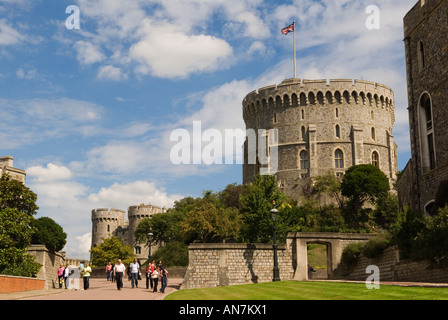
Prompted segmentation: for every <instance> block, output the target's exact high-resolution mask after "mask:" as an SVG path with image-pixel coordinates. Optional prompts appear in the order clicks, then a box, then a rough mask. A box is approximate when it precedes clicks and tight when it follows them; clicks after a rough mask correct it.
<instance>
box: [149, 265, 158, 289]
mask: <svg viewBox="0 0 448 320" xmlns="http://www.w3.org/2000/svg"><path fill="white" fill-rule="evenodd" d="M151 279H152V282H153V286H154V287H153V290H152V292H157V284H158V283H159V270H158V268H157V267H156V268H154V271H153V272H152V274H151Z"/></svg>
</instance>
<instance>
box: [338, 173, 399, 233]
mask: <svg viewBox="0 0 448 320" xmlns="http://www.w3.org/2000/svg"><path fill="white" fill-rule="evenodd" d="M389 190H390V185H389V179H388V178H387V176H386V175H385V174H384V173H383V172H382V171H381V170H380V169H379V168H377V167H375V166H373V165H370V164H360V165H356V166H353V167H350V168H348V169H347V171H346V172H345V175H344V178H343V179H342V183H341V193H342V195H343V196H345V197H347V198H348V199H349V207H348V208H346V209H347V210H345V216H346V222H348V223H350V224H351V225H352V226H355V227H356V226H359V225H360V222H365V220H366V215H365V214H366V211H362V210H361V209H362V208H363V205H364V203H365V202H366V201H369V202H370V203H372V204H374V203H375V202H376V200H377V199H378V198H380V197H384V196H386V195H387V193H388V192H389Z"/></svg>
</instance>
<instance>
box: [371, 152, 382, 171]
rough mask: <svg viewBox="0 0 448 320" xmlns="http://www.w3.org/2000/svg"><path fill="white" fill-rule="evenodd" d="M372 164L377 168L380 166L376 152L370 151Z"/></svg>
mask: <svg viewBox="0 0 448 320" xmlns="http://www.w3.org/2000/svg"><path fill="white" fill-rule="evenodd" d="M372 165H373V166H375V167H377V168H379V167H380V160H379V156H378V152H376V151H373V153H372Z"/></svg>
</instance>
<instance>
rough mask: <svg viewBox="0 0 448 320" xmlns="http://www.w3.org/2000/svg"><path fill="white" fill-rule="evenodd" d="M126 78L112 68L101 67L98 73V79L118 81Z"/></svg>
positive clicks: (115, 68)
mask: <svg viewBox="0 0 448 320" xmlns="http://www.w3.org/2000/svg"><path fill="white" fill-rule="evenodd" d="M126 78H127V76H126V75H125V74H123V72H122V71H121V69H120V68H117V67H114V66H110V65H109V66H102V67H101V68H100V70H99V72H98V79H105V80H113V81H119V80H122V79H126Z"/></svg>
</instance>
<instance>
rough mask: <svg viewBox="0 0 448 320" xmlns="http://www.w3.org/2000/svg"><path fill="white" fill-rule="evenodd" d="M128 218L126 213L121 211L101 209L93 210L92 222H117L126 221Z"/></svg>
mask: <svg viewBox="0 0 448 320" xmlns="http://www.w3.org/2000/svg"><path fill="white" fill-rule="evenodd" d="M125 218H126V211H124V210H119V209H113V208H112V209H110V210H109V209H107V208H99V209H93V210H92V222H93V221H103V220H117V221H124V220H125Z"/></svg>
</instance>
